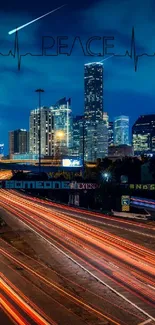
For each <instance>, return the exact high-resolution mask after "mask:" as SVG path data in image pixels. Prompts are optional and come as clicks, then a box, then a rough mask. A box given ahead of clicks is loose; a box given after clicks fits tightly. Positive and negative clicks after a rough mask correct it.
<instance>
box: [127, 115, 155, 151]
mask: <svg viewBox="0 0 155 325" xmlns="http://www.w3.org/2000/svg"><path fill="white" fill-rule="evenodd" d="M132 145H133V149H134V155H137V156H139V155H142V154H146V155H147V154H148V155H155V114H151V115H142V116H140V117H139V118H138V119H137V121H136V122H135V123H134V125H133V127H132Z"/></svg>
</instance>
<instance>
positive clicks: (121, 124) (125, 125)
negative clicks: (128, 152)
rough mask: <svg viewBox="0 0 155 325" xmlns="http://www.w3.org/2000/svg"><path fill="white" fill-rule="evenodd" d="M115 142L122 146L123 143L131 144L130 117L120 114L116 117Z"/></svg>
mask: <svg viewBox="0 0 155 325" xmlns="http://www.w3.org/2000/svg"><path fill="white" fill-rule="evenodd" d="M114 144H115V145H117V146H120V145H122V144H126V145H129V117H128V116H124V115H121V116H118V117H115V119H114Z"/></svg>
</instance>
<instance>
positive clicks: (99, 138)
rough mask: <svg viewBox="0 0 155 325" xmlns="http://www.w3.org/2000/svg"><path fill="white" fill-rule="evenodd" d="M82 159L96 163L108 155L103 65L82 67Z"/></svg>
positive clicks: (96, 64) (90, 64)
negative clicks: (83, 91)
mask: <svg viewBox="0 0 155 325" xmlns="http://www.w3.org/2000/svg"><path fill="white" fill-rule="evenodd" d="M84 89H85V94H84V96H85V108H84V157H85V160H86V161H96V159H97V158H104V157H105V156H106V155H107V154H108V137H107V122H106V117H105V116H103V64H102V63H100V62H95V63H94V62H93V63H88V64H85V66H84Z"/></svg>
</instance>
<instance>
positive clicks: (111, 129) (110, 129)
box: [108, 122, 114, 147]
mask: <svg viewBox="0 0 155 325" xmlns="http://www.w3.org/2000/svg"><path fill="white" fill-rule="evenodd" d="M108 135H109V139H108V142H109V143H108V145H109V147H111V146H113V145H114V123H113V122H109V125H108Z"/></svg>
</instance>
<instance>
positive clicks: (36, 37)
mask: <svg viewBox="0 0 155 325" xmlns="http://www.w3.org/2000/svg"><path fill="white" fill-rule="evenodd" d="M62 4H63V3H62V1H60V3H59V4H58V3H56V2H55V1H54V2H53V3H52V8H51V7H49V4H48V2H47V1H45V3H44V7H43V6H42V4H38V7H37V9H36V7H35V6H34V5H33V4H32V3H31V6H30V1H27V3H26V4H23V3H20V2H19V1H16V3H14V5H13V6H12V4H11V2H10V1H8V3H7V8H6V4H5V3H3V4H2V5H1V11H0V16H1V43H0V44H1V48H0V52H1V53H8V52H9V51H10V49H13V42H14V35H8V32H9V30H12V29H13V28H15V27H16V26H21V25H23V24H24V23H25V22H28V21H30V20H33V19H35V18H36V17H39V16H41V15H43V14H45V12H48V11H50V10H52V9H54V8H56V7H57V6H59V5H60V6H61V5H62ZM132 6H134V12H133V11H132V17H131V18H130V19H129V18H128V12H130V11H131V7H132ZM154 7H155V4H154V3H153V1H148V4H146V3H145V6H140V8H139V5H138V3H136V4H135V2H133V1H130V2H127V3H124V2H123V1H119V2H117V4H116V2H114V1H111V2H110V3H109V2H108V1H104V2H103V1H100V2H98V1H97V2H95V1H89V2H88V1H85V2H84V3H83V4H81V5H80V4H73V3H71V1H69V2H68V5H67V6H66V7H64V8H62V9H61V10H60V11H58V12H55V13H53V14H52V16H51V17H50V16H48V17H46V18H45V19H43V20H41V21H39V22H36V23H34V24H33V25H31V26H28V27H26V28H25V29H23V30H22V31H19V42H20V50H21V53H26V52H27V51H29V52H31V53H38V52H39V50H40V47H41V38H42V36H53V37H57V36H59V35H63V36H67V37H68V40H67V41H66V42H65V40H64V41H63V42H62V43H64V44H65V43H67V44H69V47H70V46H71V43H72V40H73V38H74V37H75V36H78V35H79V37H80V38H81V39H82V40H83V43H85V41H86V40H87V39H89V38H90V37H92V36H94V35H98V36H104V35H109V36H111V37H112V36H113V37H114V41H111V42H110V41H108V43H110V44H112V43H113V44H114V50H115V53H121V54H123V53H125V51H126V50H127V49H128V50H130V41H131V31H132V27H133V26H134V28H135V40H136V49H137V53H138V54H139V53H143V52H146V53H150V54H151V53H153V52H154V51H153V48H154V39H153V28H152V26H154V20H153V15H152V13H153V8H154ZM8 8H10V11H9V10H8ZM29 8H31V9H29ZM109 17H110V18H109ZM148 17H149V19H148ZM60 21H61V24H60V23H59V22H60ZM75 21H76V23H75ZM99 44H100V43H99V42H97V41H94V42H93V43H92V50H96V51H97V50H99V47H100V45H99ZM109 52H113V49H110V50H109ZM108 56H109V55H107V56H106V57H108ZM96 59H97V61H98V58H94V57H84V56H83V54H82V53H81V49H80V46H79V44H78V43H77V44H76V46H75V47H74V51H73V53H72V55H71V56H70V57H67V56H65V55H59V56H58V57H49V58H48V57H41V58H33V57H30V56H28V57H26V58H24V60H23V62H22V67H21V71H18V70H17V65H16V60H14V59H13V58H11V57H9V58H5V57H4V58H3V57H0V64H1V80H2V82H1V90H0V105H1V113H0V121H1V129H0V140H1V142H4V144H5V152H8V132H9V131H10V130H13V129H14V130H15V129H19V128H21V127H22V128H24V129H28V116H29V113H30V110H32V109H34V108H35V107H37V101H38V98H37V96H36V94H35V93H34V91H35V89H36V88H37V87H43V88H44V89H45V91H46V93H45V94H44V95H43V99H42V101H43V105H44V106H50V105H51V104H52V103H54V102H56V100H57V99H58V98H62V97H64V96H66V97H68V98H69V97H71V98H72V109H73V114H74V115H81V114H83V111H84V91H83V88H84V84H83V76H84V64H86V63H88V62H92V61H96ZM102 59H103V58H101V60H102ZM153 68H154V58H152V59H151V58H147V57H144V58H142V59H140V60H139V64H138V71H137V72H136V73H135V71H134V64H133V60H130V59H129V58H113V57H111V58H110V59H109V60H107V61H105V62H104V81H105V82H104V110H105V111H106V112H108V114H109V116H110V120H112V117H114V116H118V115H127V116H129V117H130V121H131V126H132V125H133V124H134V122H135V121H136V119H137V118H138V116H139V115H143V114H147V113H150V114H152V113H154V107H155V97H154V84H155V82H154V73H153V71H154V70H153ZM21 116H22V125H21Z"/></svg>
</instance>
